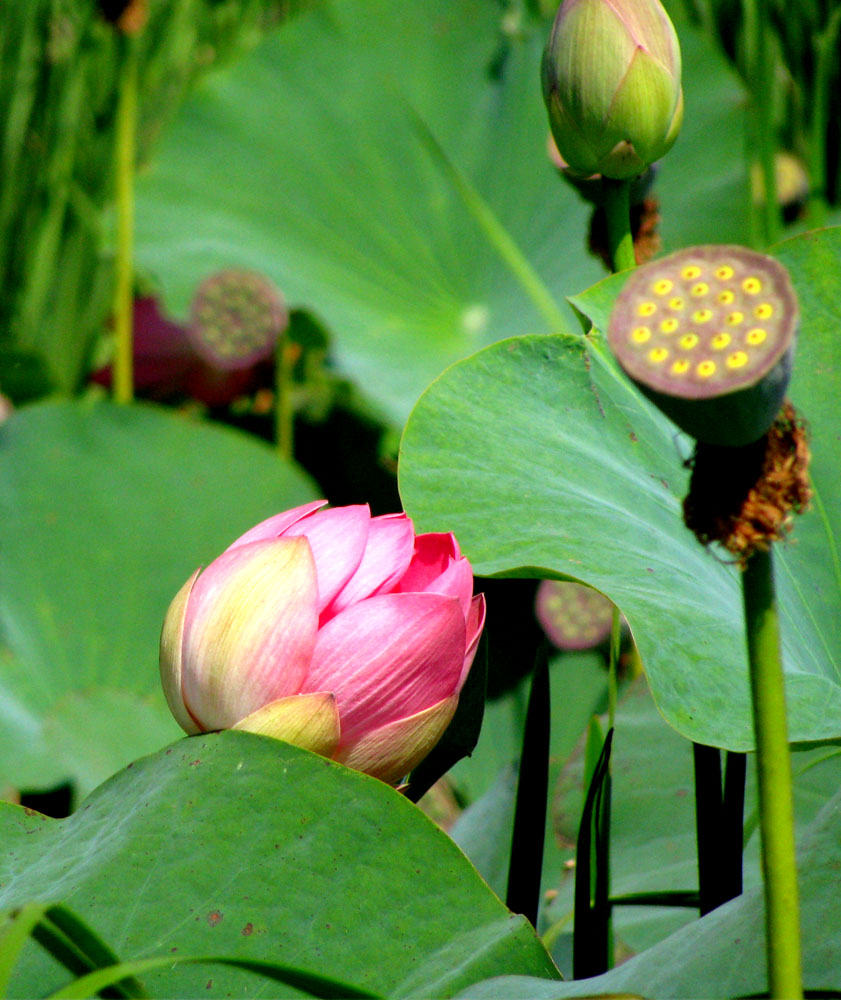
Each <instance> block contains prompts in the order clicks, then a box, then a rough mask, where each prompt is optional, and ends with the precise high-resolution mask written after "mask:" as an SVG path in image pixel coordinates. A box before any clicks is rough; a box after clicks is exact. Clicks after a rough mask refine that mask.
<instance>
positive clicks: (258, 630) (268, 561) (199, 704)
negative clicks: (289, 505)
mask: <svg viewBox="0 0 841 1000" xmlns="http://www.w3.org/2000/svg"><path fill="white" fill-rule="evenodd" d="M316 595H317V587H316V578H315V564H314V562H313V558H312V552H311V551H310V547H309V543H308V542H307V540H306V539H303V538H302V539H291V538H280V539H275V540H274V541H267V542H252V543H250V544H249V545H243V546H240V547H238V548H235V549H229V550H228V551H227V552H224V553H223V554H222V555H221V556H220V557H219V558H218V559H216V560H215V561H214V562H212V563H211V564H210V566H208V568H207V569H206V570H205V571H204V572H203V573H202V574H201V575H200V576H199V578H198V580H197V581H196V582H195V584H194V585H193V590H192V593H191V594H190V597H189V606H188V608H187V613H186V619H185V623H184V639H183V645H182V649H183V653H182V680H181V684H182V690H183V695H184V704H185V707H186V708H187V710H188V711H189V712H190V713H191V715H192V716H193V718H194V719H195V720H196V722H197V723H198V724H199V725H200V726H201V728H202V729H205V730H207V729H223V728H229V727H231V726H233V725H235V723H237V722H238V721H239V720H240V719H242V718H243V717H244V716H246V715H249V714H250V713H251V712H253V711H255V710H256V709H258V708H260V707H261V706H262V705H265V704H266V703H267V702H269V701H275V700H276V699H277V698H282V697H284V696H285V695H289V694H297V693H298V691H299V689H300V687H301V683H302V682H303V679H304V676H305V675H306V671H307V666H308V665H309V662H310V658H311V656H312V652H313V649H314V646H315V637H316V631H317V628H318V613H317V609H316ZM278 664H282V666H283V669H282V670H278Z"/></svg>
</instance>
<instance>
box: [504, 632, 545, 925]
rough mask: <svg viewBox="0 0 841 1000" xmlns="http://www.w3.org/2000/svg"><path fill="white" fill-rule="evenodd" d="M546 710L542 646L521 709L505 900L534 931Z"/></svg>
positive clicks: (540, 868) (542, 826) (542, 820)
mask: <svg viewBox="0 0 841 1000" xmlns="http://www.w3.org/2000/svg"><path fill="white" fill-rule="evenodd" d="M549 705H550V691H549V661H548V654H547V650H546V648H545V646H543V647H541V648H540V649H539V650H538V654H537V659H536V663H535V667H534V674H533V675H532V681H531V691H530V693H529V705H528V708H527V710H526V724H525V728H524V730H523V751H522V755H521V757H520V773H519V777H518V779H517V803H516V806H515V807H514V832H513V835H512V838H511V856H510V862H509V866H508V888H507V892H506V898H505V903H506V905H507V907H508V909H509V910H511V911H512V912H513V913H522V914H523V916H525V917H526V918H527V919H528V920H529V921H530V922H531V924H532V926H534V927H536V926H537V914H538V910H539V908H540V879H541V875H542V872H543V842H544V838H545V836H546V804H547V796H548V791H549V736H550V716H549Z"/></svg>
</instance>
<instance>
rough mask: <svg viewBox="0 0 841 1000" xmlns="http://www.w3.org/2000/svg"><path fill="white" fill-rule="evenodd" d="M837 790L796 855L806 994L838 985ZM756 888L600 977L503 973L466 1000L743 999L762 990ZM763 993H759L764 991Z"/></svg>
mask: <svg viewBox="0 0 841 1000" xmlns="http://www.w3.org/2000/svg"><path fill="white" fill-rule="evenodd" d="M839 867H841V793H837V794H836V795H835V797H834V798H833V799H832V800H831V801H830V802H829V803H827V804H826V805H825V806H824V808H823V809H822V810H821V811H820V813H819V814H818V816H817V817H816V818H815V820H814V822H813V824H812V825H811V827H810V828H809V831H808V836H807V838H806V839H805V840H804V843H803V847H802V850H801V851H800V853H799V856H798V871H799V876H800V877H799V881H800V900H801V927H802V933H803V985H804V987H805V989H808V990H813V991H814V993H812V995H813V996H824V995H826V992H827V991H829V990H833V991H838V990H841V918H839V912H838V869H839ZM767 989H768V986H767V979H766V970H765V919H764V900H763V896H762V890H761V889H760V888H754V889H749V890H748V891H747V892H745V894H744V895H743V896H740V897H739V898H738V899H734V900H732V901H731V902H730V903H726V904H725V905H724V906H722V907H720V908H719V909H717V910H714V911H713V912H712V913H710V914H708V915H707V916H705V917H704V918H703V919H701V920H698V921H695V922H694V923H692V924H688V925H687V926H686V927H683V928H681V930H679V931H677V932H676V933H674V934H672V935H671V936H670V937H668V938H666V939H665V940H664V941H661V942H660V943H659V944H657V945H655V946H654V947H653V948H650V949H649V950H648V951H646V952H643V953H642V954H641V955H638V956H636V957H635V958H632V959H629V960H628V961H627V962H625V963H624V964H623V965H620V966H619V967H618V968H616V969H613V970H612V971H611V972H608V973H606V974H604V975H602V976H595V977H593V978H591V979H586V980H579V981H577V982H574V983H573V982H570V983H551V982H540V981H539V980H537V979H533V978H522V979H521V978H517V977H504V978H498V979H494V980H491V981H489V982H485V983H479V984H476V985H474V986H472V987H471V988H470V990H469V991H468V992H465V993H463V994H462V996H469V997H470V998H471V1000H494V998H497V997H498V998H500V1000H502V998H505V1000H521V998H522V1000H526V998H528V1000H555V998H558V1000H560V998H562V997H574V996H586V997H592V996H602V995H605V994H607V995H610V996H616V995H617V994H622V993H625V992H627V993H630V994H632V995H635V996H645V997H651V998H660V997H662V998H667V997H708V998H711V1000H712V998H719V997H720V998H724V997H744V996H756V995H762V993H763V992H765V991H767ZM766 995H767V994H766Z"/></svg>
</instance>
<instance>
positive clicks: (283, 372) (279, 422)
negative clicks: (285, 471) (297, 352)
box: [274, 332, 294, 460]
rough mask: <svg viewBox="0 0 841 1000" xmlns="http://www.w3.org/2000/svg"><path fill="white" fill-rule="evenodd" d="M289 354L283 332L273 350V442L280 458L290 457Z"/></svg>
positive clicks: (291, 428) (292, 444) (290, 400)
mask: <svg viewBox="0 0 841 1000" xmlns="http://www.w3.org/2000/svg"><path fill="white" fill-rule="evenodd" d="M290 361H291V359H290V356H289V340H288V338H287V336H286V333H285V332H283V333H281V335H280V336H279V337H278V338H277V348H276V350H275V401H274V420H275V444H276V446H277V450H278V452H279V453H280V456H281V458H285V459H289V460H291V459H292V455H293V451H294V443H293V414H292V392H291V389H292V371H291V369H292V366H291V363H290Z"/></svg>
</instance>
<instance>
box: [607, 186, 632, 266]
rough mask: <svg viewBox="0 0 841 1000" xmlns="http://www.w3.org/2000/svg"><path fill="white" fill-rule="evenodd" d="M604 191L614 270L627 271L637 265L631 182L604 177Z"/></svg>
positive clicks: (608, 241) (608, 236)
mask: <svg viewBox="0 0 841 1000" xmlns="http://www.w3.org/2000/svg"><path fill="white" fill-rule="evenodd" d="M602 191H603V195H604V199H603V204H604V214H605V218H606V219H607V243H608V248H609V250H610V259H611V260H612V261H613V270H614V271H626V270H628V268H631V267H636V266H637V258H636V254H635V253H634V237H633V234H632V232H631V182H630V181H615V180H612V179H611V178H610V177H603V178H602Z"/></svg>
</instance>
